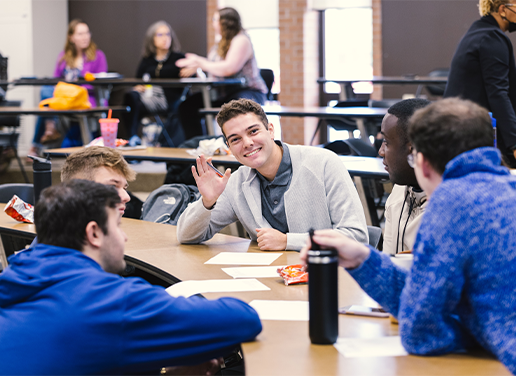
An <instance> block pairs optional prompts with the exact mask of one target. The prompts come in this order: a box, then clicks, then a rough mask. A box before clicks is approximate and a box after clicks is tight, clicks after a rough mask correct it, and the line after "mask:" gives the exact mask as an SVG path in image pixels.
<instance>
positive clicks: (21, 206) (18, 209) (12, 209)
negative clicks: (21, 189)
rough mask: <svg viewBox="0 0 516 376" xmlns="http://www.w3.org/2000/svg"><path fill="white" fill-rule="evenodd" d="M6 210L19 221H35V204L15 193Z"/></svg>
mask: <svg viewBox="0 0 516 376" xmlns="http://www.w3.org/2000/svg"><path fill="white" fill-rule="evenodd" d="M4 211H5V212H6V213H7V215H8V216H10V217H12V218H14V219H16V220H17V221H19V222H26V223H34V206H32V205H31V204H28V203H26V202H24V201H23V200H22V199H21V198H19V197H18V196H16V195H14V196H13V198H12V199H11V200H10V201H9V202H8V203H7V206H6V207H5V209H4Z"/></svg>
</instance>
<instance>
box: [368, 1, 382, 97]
mask: <svg viewBox="0 0 516 376" xmlns="http://www.w3.org/2000/svg"><path fill="white" fill-rule="evenodd" d="M382 60H383V59H382V1H381V0H373V74H374V75H375V76H381V75H382ZM382 97H383V92H382V86H380V85H375V86H374V90H373V94H372V95H371V98H373V99H382Z"/></svg>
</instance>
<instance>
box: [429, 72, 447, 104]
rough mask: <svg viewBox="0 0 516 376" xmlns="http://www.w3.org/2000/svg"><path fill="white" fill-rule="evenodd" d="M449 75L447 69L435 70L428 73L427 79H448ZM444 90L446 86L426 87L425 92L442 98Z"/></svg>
mask: <svg viewBox="0 0 516 376" xmlns="http://www.w3.org/2000/svg"><path fill="white" fill-rule="evenodd" d="M449 75H450V70H449V69H448V68H441V69H436V70H433V71H431V72H430V73H428V77H448V76H449ZM445 89H446V84H440V85H426V90H428V92H429V93H430V94H432V95H437V96H440V97H442V96H443V94H444V90H445Z"/></svg>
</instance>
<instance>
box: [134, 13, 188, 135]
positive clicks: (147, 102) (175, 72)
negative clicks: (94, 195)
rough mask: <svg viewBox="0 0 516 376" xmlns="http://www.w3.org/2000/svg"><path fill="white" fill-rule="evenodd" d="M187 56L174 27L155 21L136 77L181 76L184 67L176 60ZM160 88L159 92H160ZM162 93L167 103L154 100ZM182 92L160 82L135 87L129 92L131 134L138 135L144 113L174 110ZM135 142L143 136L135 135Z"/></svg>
mask: <svg viewBox="0 0 516 376" xmlns="http://www.w3.org/2000/svg"><path fill="white" fill-rule="evenodd" d="M184 57H185V55H184V54H182V53H181V45H180V44H179V40H178V39H177V36H176V34H175V33H174V30H172V27H171V26H170V25H169V24H168V23H167V22H165V21H158V22H156V23H154V24H152V25H151V26H150V27H149V28H148V29H147V33H146V34H145V42H144V45H143V58H142V60H141V61H140V65H139V66H138V70H137V71H136V77H137V78H144V79H145V77H148V78H179V71H180V69H179V68H178V67H177V66H176V61H177V60H179V59H182V58H184ZM156 91H157V92H158V95H156ZM153 92H154V93H153ZM161 92H163V93H164V96H165V98H166V103H164V101H159V100H156V102H155V103H152V102H153V100H154V99H155V98H156V97H157V96H159V94H160V93H161ZM181 93H182V89H181V88H179V89H178V88H161V87H156V85H153V87H152V88H151V87H150V85H137V86H135V87H134V88H133V91H131V92H130V93H128V94H126V104H127V105H128V106H130V107H131V112H130V123H129V124H130V126H131V129H130V132H131V134H130V136H131V137H134V136H137V133H138V128H139V126H140V119H141V118H142V117H143V116H145V115H148V114H150V113H156V112H164V111H166V112H170V111H173V110H174V106H175V105H176V102H177V100H178V99H179V98H180V96H181ZM142 97H143V98H142ZM160 102H163V103H160ZM163 105H164V106H165V107H163ZM132 141H133V142H134V141H136V143H138V142H137V141H139V139H136V138H133V140H132Z"/></svg>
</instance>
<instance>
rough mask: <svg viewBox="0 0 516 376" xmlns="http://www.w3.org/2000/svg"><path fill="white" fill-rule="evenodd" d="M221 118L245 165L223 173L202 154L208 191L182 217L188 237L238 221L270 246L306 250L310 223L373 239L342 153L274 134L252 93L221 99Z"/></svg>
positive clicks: (180, 232)
mask: <svg viewBox="0 0 516 376" xmlns="http://www.w3.org/2000/svg"><path fill="white" fill-rule="evenodd" d="M217 122H218V124H219V125H220V127H221V128H222V133H223V134H224V136H225V138H226V141H227V143H228V145H229V148H230V150H231V152H232V153H233V155H234V156H235V158H236V159H237V160H238V161H239V162H240V163H242V164H243V165H244V166H242V167H240V168H239V169H238V170H237V171H236V172H234V173H233V174H231V171H230V170H229V169H228V170H226V172H225V173H224V175H223V176H222V177H220V176H219V175H218V174H217V173H216V172H215V171H214V169H212V168H211V167H210V165H209V163H210V161H211V159H210V158H208V159H206V158H204V156H202V155H201V156H200V157H199V158H197V169H196V168H195V167H192V173H193V176H194V178H195V181H196V182H197V187H198V188H199V192H200V193H201V195H202V197H201V199H199V200H198V201H196V202H194V203H191V204H190V205H189V206H188V208H187V209H186V210H185V211H184V212H183V214H182V215H181V217H180V218H179V221H178V224H177V237H178V239H179V241H180V242H181V243H199V242H203V241H205V240H208V239H211V238H212V237H213V235H215V234H216V233H217V232H218V231H220V230H221V229H222V228H224V227H225V226H227V225H229V224H231V223H233V222H236V221H237V220H239V221H240V222H241V223H242V225H243V226H244V228H245V229H246V231H247V233H248V234H249V236H250V237H251V239H252V240H255V241H257V242H258V246H259V247H260V249H261V250H264V251H265V250H270V251H280V250H300V249H301V248H302V247H303V246H304V244H305V242H306V239H307V235H308V230H309V229H310V228H314V229H323V228H333V229H334V230H335V231H338V232H340V233H342V234H345V235H347V236H349V237H351V238H353V239H355V240H357V241H359V242H362V243H367V242H368V235H367V226H366V223H365V217H364V211H363V209H362V206H361V204H360V200H359V197H358V193H357V191H356V189H355V187H354V185H353V182H352V181H351V178H350V176H349V174H348V172H347V170H346V168H345V167H344V165H343V164H342V162H341V161H340V159H339V157H338V156H337V155H336V154H334V153H333V152H331V151H329V150H326V149H320V148H315V147H311V146H297V145H287V144H285V143H282V142H281V141H274V126H273V125H272V124H269V123H268V121H267V117H266V115H265V113H264V111H263V109H262V108H261V106H260V105H259V104H257V103H255V102H253V101H251V100H248V99H239V100H233V101H231V102H229V103H227V104H225V105H224V106H222V109H221V111H220V112H219V114H218V116H217Z"/></svg>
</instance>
